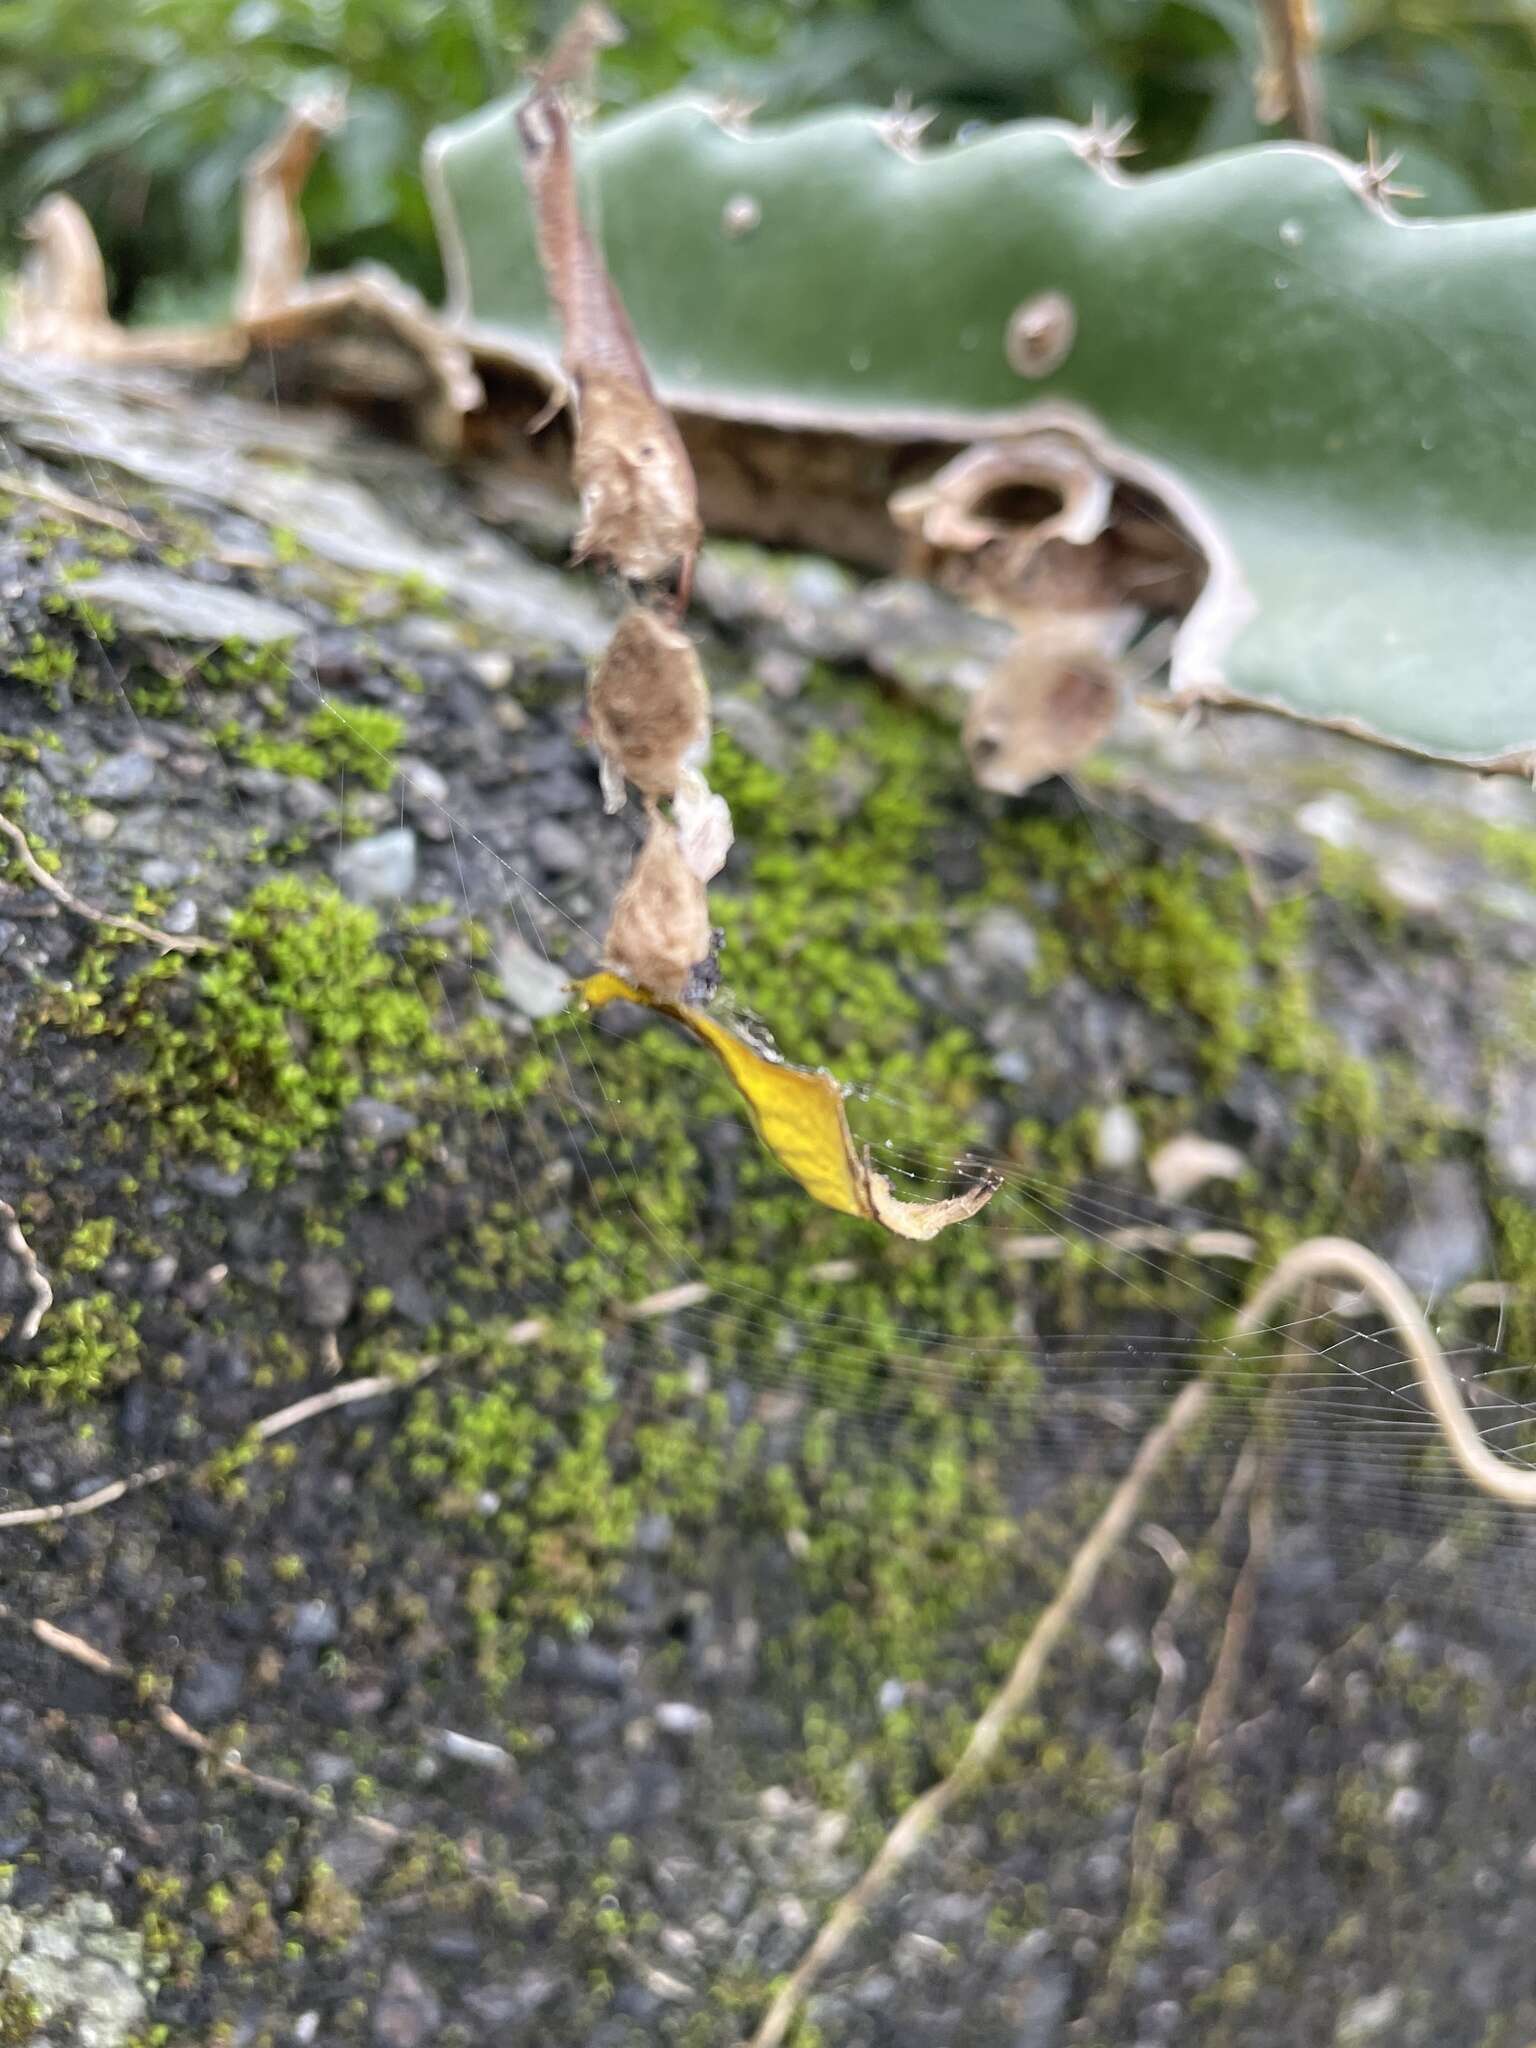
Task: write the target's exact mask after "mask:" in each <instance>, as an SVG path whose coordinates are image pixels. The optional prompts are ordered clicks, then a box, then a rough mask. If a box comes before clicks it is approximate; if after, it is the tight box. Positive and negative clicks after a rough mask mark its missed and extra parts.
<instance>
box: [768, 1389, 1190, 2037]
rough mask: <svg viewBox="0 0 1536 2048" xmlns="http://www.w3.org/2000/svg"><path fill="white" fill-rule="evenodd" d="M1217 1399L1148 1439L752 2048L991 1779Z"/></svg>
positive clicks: (783, 1990)
mask: <svg viewBox="0 0 1536 2048" xmlns="http://www.w3.org/2000/svg"><path fill="white" fill-rule="evenodd" d="M1210 1397H1211V1396H1210V1388H1209V1387H1208V1386H1207V1384H1206V1383H1205V1382H1204V1381H1202V1380H1192V1381H1191V1382H1190V1383H1189V1385H1188V1386H1186V1387H1185V1388H1184V1389H1183V1391H1182V1392H1181V1393H1180V1394H1179V1395H1178V1397H1177V1398H1176V1400H1175V1401H1174V1402H1173V1404H1172V1406H1171V1407H1170V1408H1169V1409H1168V1412H1167V1414H1166V1415H1165V1416H1164V1417H1163V1419H1162V1421H1161V1422H1159V1423H1158V1424H1157V1426H1156V1427H1155V1428H1154V1429H1153V1430H1151V1431H1150V1432H1149V1434H1148V1435H1147V1436H1146V1437H1144V1438H1143V1440H1142V1443H1141V1447H1140V1448H1139V1450H1138V1451H1137V1453H1136V1455H1135V1457H1134V1458H1133V1459H1132V1460H1131V1465H1130V1469H1129V1471H1127V1473H1126V1474H1125V1477H1124V1478H1123V1479H1122V1480H1121V1481H1120V1483H1119V1485H1118V1486H1117V1487H1116V1488H1115V1490H1114V1492H1113V1493H1112V1494H1111V1495H1110V1498H1109V1501H1108V1503H1107V1505H1106V1506H1105V1509H1104V1512H1103V1513H1102V1514H1101V1515H1100V1517H1099V1519H1098V1520H1097V1521H1096V1522H1095V1523H1094V1525H1093V1527H1092V1529H1090V1530H1089V1532H1088V1535H1087V1537H1086V1538H1085V1539H1084V1541H1083V1542H1082V1544H1081V1545H1080V1546H1079V1548H1078V1550H1077V1552H1076V1554H1075V1556H1074V1557H1073V1559H1072V1562H1071V1563H1070V1564H1069V1565H1068V1567H1067V1572H1066V1576H1065V1578H1064V1579H1063V1580H1062V1583H1061V1590H1060V1591H1059V1592H1058V1593H1057V1595H1056V1597H1055V1599H1054V1600H1052V1601H1051V1603H1050V1605H1049V1606H1048V1607H1046V1608H1045V1609H1044V1610H1043V1611H1042V1613H1041V1614H1040V1615H1039V1617H1038V1618H1037V1620H1036V1622H1035V1625H1034V1627H1033V1628H1032V1629H1031V1630H1030V1632H1029V1634H1028V1636H1027V1637H1026V1638H1025V1640H1024V1646H1023V1648H1022V1649H1021V1650H1020V1651H1019V1654H1018V1658H1017V1660H1016V1661H1015V1663H1014V1667H1013V1670H1012V1671H1011V1672H1010V1673H1009V1675H1008V1679H1007V1682H1006V1683H1005V1684H1004V1686H1003V1688H1002V1690H1001V1691H1000V1692H999V1693H998V1694H997V1695H996V1697H995V1698H994V1699H993V1700H992V1702H991V1704H990V1705H989V1706H988V1707H987V1709H986V1711H985V1713H983V1714H982V1716H981V1718H980V1720H978V1721H977V1723H976V1725H975V1727H974V1728H973V1729H972V1730H971V1734H970V1739H969V1741H968V1742H967V1743H966V1745H965V1748H964V1750H963V1751H962V1752H961V1755H960V1760H959V1762H958V1763H957V1764H956V1765H955V1767H954V1769H953V1770H952V1771H950V1773H949V1775H948V1776H947V1777H944V1778H941V1779H940V1780H939V1782H938V1783H937V1784H936V1785H931V1786H930V1787H929V1788H928V1790H927V1791H926V1792H924V1793H923V1794H922V1796H921V1797H920V1798H918V1799H915V1800H914V1801H913V1803H912V1804H911V1805H910V1806H909V1807H908V1808H907V1810H906V1812H905V1813H904V1814H903V1815H902V1816H901V1818H900V1820H898V1821H897V1823H896V1825H895V1826H894V1827H893V1828H892V1829H891V1831H890V1833H889V1834H888V1835H887V1836H886V1838H885V1840H884V1841H883V1842H882V1843H881V1845H880V1848H879V1850H878V1851H877V1852H876V1855H875V1858H874V1861H873V1862H872V1863H871V1864H870V1865H869V1867H868V1869H866V1870H865V1872H864V1874H863V1876H862V1877H860V1878H859V1879H858V1881H857V1883H856V1884H854V1885H853V1887H852V1888H851V1889H850V1890H849V1891H847V1892H845V1893H844V1895H843V1897H842V1898H841V1899H839V1901H838V1902H837V1904H836V1906H834V1907H833V1909H832V1912H831V1914H830V1915H829V1917H828V1918H827V1919H826V1920H825V1921H824V1922H823V1924H822V1927H821V1931H820V1932H819V1933H818V1934H817V1936H816V1939H815V1940H814V1941H813V1942H812V1943H811V1946H810V1948H809V1949H808V1950H807V1951H806V1953H805V1955H804V1956H803V1957H802V1958H801V1960H800V1962H799V1963H798V1964H797V1966H796V1967H795V1969H794V1970H792V1971H791V1972H790V1975H789V1976H788V1978H787V1979H786V1980H785V1982H784V1983H783V1985H782V1986H781V1987H780V1988H779V1990H778V1992H777V1993H776V1994H775V1996H774V1999H773V2002H772V2004H771V2005H770V2006H769V2007H768V2010H767V2012H766V2013H765V2014H764V2015H763V2018H762V2020H761V2022H760V2024H759V2026H758V2029H757V2031H756V2033H755V2034H753V2036H752V2039H751V2043H750V2048H779V2044H780V2043H781V2042H782V2041H783V2039H784V2037H785V2035H786V2034H787V2032H788V2031H789V2027H790V2024H791V2022H792V2021H793V2020H794V2018H795V2015H796V2014H797V2013H798V2012H799V2010H800V2008H801V2006H802V2005H803V2004H804V2002H805V2000H806V1997H807V1996H808V1994H809V1992H810V1990H811V1987H812V1986H813V1985H814V1984H815V1982H816V1980H817V1979H818V1978H819V1977H820V1976H821V1975H822V1973H823V1972H824V1971H825V1970H826V1969H827V1967H828V1965H829V1964H831V1963H832V1962H834V1961H835V1960H836V1958H837V1957H838V1956H839V1955H840V1954H841V1953H842V1951H843V1949H844V1948H845V1947H846V1946H847V1943H848V1940H849V1938H850V1936H851V1935H852V1934H853V1932H854V1930H855V1929H856V1928H857V1927H858V1925H859V1923H860V1921H862V1920H863V1919H864V1917H865V1916H866V1914H867V1913H868V1912H869V1910H870V1908H871V1907H872V1906H873V1905H874V1903H875V1901H876V1900H877V1899H878V1898H879V1896H880V1894H881V1893H882V1892H883V1891H884V1890H885V1889H886V1887H887V1886H888V1885H889V1884H890V1882H891V1880H892V1879H893V1878H894V1877H895V1875H896V1873H897V1872H898V1871H899V1870H901V1869H902V1868H903V1866H904V1865H905V1864H906V1863H907V1862H908V1861H909V1860H910V1859H911V1857H912V1856H913V1854H914V1853H915V1852H916V1850H917V1849H918V1847H919V1845H920V1844H921V1843H922V1842H923V1841H924V1840H925V1839H926V1837H927V1836H928V1835H929V1833H930V1832H931V1831H932V1829H933V1828H934V1826H935V1825H936V1824H937V1823H938V1822H939V1821H940V1820H942V1819H943V1817H944V1815H945V1814H946V1813H947V1812H948V1811H949V1809H950V1808H951V1807H952V1806H953V1805H954V1804H955V1803H956V1802H957V1801H958V1800H960V1799H961V1798H963V1797H964V1796H965V1795H966V1793H968V1792H969V1791H971V1790H972V1789H973V1788H974V1787H975V1785H976V1784H977V1783H978V1781H979V1780H980V1779H981V1778H982V1777H983V1776H984V1775H985V1773H986V1770H987V1768H988V1766H989V1765H990V1764H991V1762H992V1760H993V1758H994V1757H995V1756H996V1754H997V1752H998V1749H999V1748H1000V1747H1001V1744H1002V1740H1003V1737H1004V1735H1005V1734H1006V1733H1007V1730H1008V1727H1009V1725H1010V1724H1011V1723H1012V1721H1013V1720H1014V1718H1015V1716H1016V1715H1017V1714H1018V1713H1019V1712H1020V1710H1021V1709H1022V1708H1023V1707H1024V1706H1026V1705H1027V1704H1028V1702H1029V1701H1030V1700H1031V1699H1032V1698H1033V1697H1034V1694H1035V1692H1036V1691H1037V1690H1038V1688H1039V1684H1040V1680H1041V1678H1042V1677H1043V1675H1044V1673H1045V1667H1046V1665H1047V1663H1048V1662H1049V1660H1050V1657H1051V1653H1052V1652H1053V1651H1054V1650H1055V1648H1056V1646H1057V1644H1058V1643H1059V1642H1060V1641H1061V1639H1062V1637H1063V1636H1064V1635H1065V1634H1066V1632H1067V1630H1068V1628H1070V1627H1071V1625H1072V1623H1073V1622H1074V1621H1075V1620H1076V1619H1077V1616H1078V1613H1079V1612H1080V1610H1081V1608H1082V1606H1083V1604H1084V1602H1085V1601H1086V1600H1087V1599H1088V1597H1089V1595H1090V1594H1091V1593H1092V1591H1093V1589H1094V1587H1095V1586H1096V1585H1097V1584H1098V1580H1099V1574H1100V1573H1101V1572H1102V1571H1103V1569H1104V1566H1105V1564H1106V1563H1107V1562H1108V1561H1109V1558H1110V1557H1111V1556H1112V1555H1113V1553H1114V1551H1115V1549H1116V1548H1117V1546H1118V1545H1119V1543H1120V1542H1121V1540H1122V1538H1123V1537H1124V1536H1125V1533H1126V1531H1127V1530H1128V1529H1129V1527H1130V1525H1131V1523H1132V1522H1133V1520H1134V1519H1135V1517H1136V1515H1137V1513H1138V1512H1139V1510H1140V1507H1141V1502H1142V1498H1143V1496H1144V1495H1145V1493H1146V1490H1147V1488H1148V1486H1149V1485H1150V1484H1151V1482H1152V1480H1153V1479H1154V1478H1155V1477H1156V1475H1157V1474H1158V1472H1159V1471H1160V1470H1161V1469H1162V1467H1163V1465H1164V1464H1165V1463H1166V1461H1167V1459H1168V1457H1169V1454H1170V1453H1171V1452H1172V1451H1173V1450H1174V1449H1175V1448H1176V1446H1177V1445H1178V1444H1179V1443H1181V1442H1182V1441H1183V1439H1184V1438H1185V1437H1186V1436H1188V1435H1189V1433H1190V1431H1191V1430H1192V1429H1193V1428H1194V1426H1195V1424H1196V1423H1197V1422H1198V1421H1199V1420H1200V1418H1201V1417H1202V1416H1203V1415H1204V1414H1205V1412H1206V1409H1207V1408H1208V1407H1209V1405H1210Z"/></svg>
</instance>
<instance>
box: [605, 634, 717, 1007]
mask: <svg viewBox="0 0 1536 2048" xmlns="http://www.w3.org/2000/svg"><path fill="white" fill-rule="evenodd" d="M587 713H588V717H589V718H590V720H591V725H592V736H593V738H594V739H595V740H596V742H597V745H598V749H599V754H600V757H601V772H602V783H603V799H604V806H605V808H606V809H607V810H609V811H617V810H619V809H621V808H622V807H623V805H624V803H625V801H626V797H627V787H626V786H627V785H628V784H630V783H633V785H634V787H635V788H636V789H637V790H638V791H639V793H640V795H641V797H642V798H643V799H644V802H645V807H646V812H647V814H648V817H649V825H648V828H647V831H646V837H645V843H644V845H643V846H642V847H641V848H640V851H639V853H638V854H637V855H636V857H635V864H634V867H633V868H632V869H631V870H630V874H629V879H628V880H627V881H626V882H625V884H624V887H623V888H622V889H621V890H620V892H619V895H618V899H617V901H616V902H615V903H614V906H613V917H612V920H611V922H610V923H609V926H608V937H607V940H606V942H605V944H604V948H603V961H604V964H605V965H606V966H608V967H610V968H611V969H612V970H613V972H614V973H615V974H619V975H622V976H623V977H624V979H625V980H627V981H631V982H633V983H634V984H635V985H636V986H637V987H639V988H642V989H645V990H647V991H648V992H649V993H650V994H652V995H657V996H662V997H664V998H666V1000H668V1001H669V1002H681V1001H682V1000H683V999H684V997H685V996H689V995H692V996H694V997H698V996H701V995H703V994H704V993H706V992H707V991H706V988H705V987H702V986H699V983H701V982H702V981H703V980H704V978H705V976H706V974H707V972H708V969H709V966H710V962H711V956H712V951H713V932H712V928H711V925H710V918H709V901H708V896H707V893H706V888H705V885H706V884H707V883H708V881H709V880H710V878H711V876H713V875H716V874H718V873H719V872H720V869H721V868H722V867H723V866H724V865H725V857H726V855H727V853H728V852H729V851H730V846H731V836H732V835H731V813H730V810H729V807H728V806H727V804H726V801H725V799H724V797H722V796H718V795H716V794H715V793H714V792H713V791H712V790H711V789H710V787H709V785H708V783H707V782H706V781H705V780H704V775H703V772H702V771H703V763H704V762H705V760H706V759H707V757H708V754H709V741H710V716H709V686H708V684H707V683H706V682H705V680H704V671H703V669H702V667H701V666H700V663H699V657H698V655H697V653H696V652H695V651H694V647H693V643H692V641H690V640H689V638H688V636H687V634H686V633H684V632H682V631H681V630H680V629H679V628H678V627H676V626H673V625H669V624H668V623H667V622H666V621H665V620H664V619H662V618H659V617H658V616H657V614H656V613H655V612H653V611H650V610H648V609H647V608H646V607H645V606H643V605H635V606H634V607H633V608H632V609H631V610H630V611H628V612H626V613H625V615H624V617H623V618H622V619H621V620H620V621H619V626H618V630H617V632H616V633H615V634H614V636H613V639H612V641H611V642H610V643H609V645H608V649H607V651H606V653H605V654H604V655H603V657H602V660H601V661H600V662H599V663H598V665H597V668H596V670H595V671H594V673H593V676H592V681H591V684H590V686H589V688H588V692H587ZM663 801H670V803H671V806H672V815H671V817H670V818H669V817H667V816H665V815H664V814H663V812H662V811H661V809H660V808H659V806H660V804H661V803H662V802H663Z"/></svg>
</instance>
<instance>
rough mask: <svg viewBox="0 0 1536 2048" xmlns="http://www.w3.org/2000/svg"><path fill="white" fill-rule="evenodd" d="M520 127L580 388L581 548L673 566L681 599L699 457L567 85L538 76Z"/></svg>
mask: <svg viewBox="0 0 1536 2048" xmlns="http://www.w3.org/2000/svg"><path fill="white" fill-rule="evenodd" d="M517 132H518V139H519V142H520V144H521V147H522V155H523V174H524V177H525V178H526V180H527V183H528V190H529V194H530V196H531V198H532V202H533V209H534V215H535V218H536V221H537V226H538V242H539V259H540V261H541V263H542V264H543V267H544V277H545V282H546V284H547V286H548V289H549V295H550V297H551V299H552V300H553V301H554V304H555V310H556V312H557V313H558V314H559V316H560V322H561V326H562V327H563V329H564V332H565V346H564V363H565V369H566V374H567V375H568V377H569V378H570V381H571V385H572V388H573V390H574V392H575V395H576V437H575V449H574V453H573V455H572V458H571V470H572V475H573V477H574V479H575V483H576V489H577V492H578V494H579V496H580V499H581V525H580V528H579V530H578V532H577V535H576V553H577V556H578V557H585V556H588V555H593V556H597V557H599V558H601V559H603V560H606V561H609V562H611V563H612V564H613V566H614V567H615V568H616V569H618V570H619V572H620V573H621V574H622V575H624V576H628V577H631V578H633V579H634V580H635V581H637V582H642V583H649V582H654V581H655V580H656V579H658V578H659V577H662V576H665V575H667V574H669V573H670V572H671V571H672V570H673V569H674V568H676V569H677V570H678V571H679V593H680V596H679V601H680V604H681V603H683V602H686V598H687V591H688V585H689V583H690V581H691V578H692V572H693V558H694V556H695V554H696V553H697V552H698V546H699V539H700V533H701V529H700V525H699V502H698V490H697V486H696V485H695V483H694V477H693V467H692V464H691V463H690V462H689V460H688V454H687V450H686V449H685V448H684V446H683V441H682V436H681V435H680V434H679V433H678V431H677V428H676V426H675V425H674V423H673V420H672V416H671V414H670V413H669V412H668V411H667V409H666V407H665V406H664V405H663V404H662V403H661V401H660V400H659V399H658V398H657V396H656V392H655V389H654V387H653V385H652V383H651V379H650V375H649V372H648V371H647V370H646V367H645V358H644V356H643V355H642V354H641V351H640V344H639V342H638V341H637V340H636V338H635V331H634V329H633V327H631V325H630V322H629V315H628V314H627V313H626V312H625V310H624V305H623V301H622V300H621V299H620V297H619V295H618V292H617V290H616V289H615V287H614V284H613V280H612V279H611V278H610V277H609V275H608V268H607V265H606V264H605V263H604V261H603V257H602V253H601V251H600V250H599V249H598V246H597V244H596V242H595V241H594V240H593V238H592V235H591V233H590V231H589V230H588V228H587V225H586V222H585V221H584V220H583V218H582V213H581V203H580V199H579V196H578V193H577V188H576V166H575V157H574V153H573V151H572V147H571V129H570V120H569V117H568V115H567V113H566V109H565V106H564V104H563V102H562V100H561V98H560V95H559V93H558V92H555V91H553V90H550V89H547V88H543V87H541V88H540V89H538V90H536V91H535V92H534V93H533V94H532V95H531V96H530V97H529V98H528V99H527V100H525V101H524V103H523V105H522V107H521V108H520V109H519V111H518V116H517Z"/></svg>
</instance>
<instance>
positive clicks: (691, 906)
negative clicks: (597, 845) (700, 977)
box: [603, 811, 712, 1003]
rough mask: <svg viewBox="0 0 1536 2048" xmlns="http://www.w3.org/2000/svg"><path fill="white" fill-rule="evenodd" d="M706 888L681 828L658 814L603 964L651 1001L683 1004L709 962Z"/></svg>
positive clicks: (624, 893)
mask: <svg viewBox="0 0 1536 2048" xmlns="http://www.w3.org/2000/svg"><path fill="white" fill-rule="evenodd" d="M711 939H712V934H711V930H710V923H709V902H708V899H707V897H706V896H705V893H704V884H703V883H702V882H701V881H700V880H699V878H698V876H697V875H696V874H695V873H694V872H693V869H692V868H691V867H689V865H688V863H687V861H686V860H685V859H684V858H683V849H682V846H681V844H680V843H679V840H678V836H677V828H676V827H675V826H674V825H672V824H670V823H669V822H668V821H667V820H666V819H665V818H663V817H662V816H661V815H660V814H659V813H658V812H655V811H653V812H652V813H651V829H650V832H649V833H648V835H647V837H646V841H645V844H644V846H642V847H641V849H640V852H639V854H638V855H637V856H636V859H635V865H634V867H633V868H632V869H631V870H630V876H629V880H628V881H627V882H626V883H625V884H624V886H623V888H622V889H621V890H620V891H619V894H618V900H617V901H616V902H615V904H614V906H613V917H612V920H611V921H610V923H609V926H608V938H607V942H606V944H605V945H604V947H603V964H604V966H605V967H608V968H611V969H612V971H613V972H614V973H615V974H618V975H621V976H622V977H623V978H624V979H625V980H626V981H631V982H633V983H634V984H635V985H636V987H638V988H642V989H644V990H645V991H646V993H647V994H648V995H653V996H660V997H661V998H662V999H663V1000H664V1001H666V1002H673V1003H676V1002H681V1001H682V998H683V994H684V991H685V990H686V989H687V986H688V978H689V975H690V973H691V972H692V970H693V969H694V968H695V967H697V966H700V965H701V964H702V963H703V962H704V961H705V960H707V959H708V958H709V952H710V945H711Z"/></svg>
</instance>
